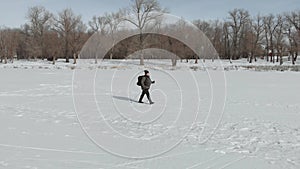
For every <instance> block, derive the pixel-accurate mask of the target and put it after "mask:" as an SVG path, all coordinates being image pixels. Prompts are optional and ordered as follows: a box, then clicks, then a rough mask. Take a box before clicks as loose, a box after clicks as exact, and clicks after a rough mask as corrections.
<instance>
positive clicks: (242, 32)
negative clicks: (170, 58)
mask: <svg viewBox="0 0 300 169" xmlns="http://www.w3.org/2000/svg"><path fill="white" fill-rule="evenodd" d="M153 12H158V13H156V14H153ZM164 12H167V10H166V9H164V8H162V7H161V6H160V4H159V3H158V2H157V0H132V1H131V5H130V6H129V7H127V8H124V9H120V10H119V11H117V12H111V13H105V14H104V15H103V16H94V17H92V18H91V20H90V21H89V22H88V23H84V22H83V20H82V18H81V16H80V15H77V14H75V13H74V12H73V11H72V9H64V10H62V11H60V12H58V13H57V14H53V13H51V12H49V11H48V10H47V9H46V8H45V7H42V6H34V7H31V8H29V9H28V12H27V14H26V23H25V24H23V25H22V26H21V27H20V28H7V27H5V26H4V27H0V62H1V63H8V62H13V60H14V59H33V60H37V59H48V60H51V61H52V62H53V64H55V61H56V59H58V58H64V59H65V60H66V62H69V60H70V59H72V60H73V63H76V59H77V58H78V54H79V52H80V50H81V49H82V47H83V45H84V44H85V43H86V42H87V40H88V39H89V38H90V37H91V36H92V35H93V34H94V33H97V34H100V35H109V36H111V38H112V39H114V38H115V37H114V36H115V34H116V32H117V31H118V30H119V29H120V27H121V26H122V24H124V22H126V23H128V24H131V25H132V26H133V27H135V29H137V30H138V31H139V33H140V36H139V38H137V41H138V42H139V43H138V46H139V49H143V46H145V45H144V43H143V41H144V39H143V38H144V36H142V34H143V32H145V30H147V29H159V28H160V23H161V22H162V19H161V17H160V16H161V14H160V13H164ZM129 14H131V15H129ZM124 16H130V17H126V18H125V17H124ZM193 24H194V25H195V26H196V27H197V28H199V29H200V30H201V31H202V32H203V33H204V34H205V35H206V36H207V37H208V39H209V40H210V41H211V43H212V44H213V46H214V47H215V49H216V50H217V52H218V54H219V57H220V58H221V59H229V60H230V61H231V60H236V59H240V58H247V59H248V61H249V62H250V63H251V62H253V61H256V60H257V58H264V59H266V60H267V61H270V62H273V63H275V62H278V63H279V64H282V63H283V56H288V59H289V61H291V63H292V64H295V61H296V60H297V56H298V53H299V50H300V10H296V11H291V12H285V13H282V14H278V15H273V14H269V15H260V14H257V15H256V16H251V15H250V14H249V12H248V11H247V10H245V9H233V10H231V11H229V12H228V15H227V16H226V18H224V19H223V20H210V21H205V20H195V21H193ZM149 25H152V26H149ZM173 26H174V27H180V23H178V25H173ZM181 32H184V31H181ZM169 43H170V45H172V43H171V41H169ZM146 46H147V45H146ZM182 47H183V48H184V46H182ZM174 48H176V50H178V45H177V47H174ZM113 50H114V48H113V46H112V49H111V50H110V53H111V55H110V56H109V57H108V58H110V59H113V58H114V55H113ZM118 52H119V53H118V55H120V51H118ZM95 57H97V56H96V55H95ZM140 57H141V58H140V60H141V62H140V63H141V64H143V59H144V58H143V55H141V56H140ZM192 57H194V59H196V60H197V59H198V58H199V57H200V56H186V59H189V58H192ZM195 57H196V58H195ZM96 61H97V58H96Z"/></svg>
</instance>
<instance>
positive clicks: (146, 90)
mask: <svg viewBox="0 0 300 169" xmlns="http://www.w3.org/2000/svg"><path fill="white" fill-rule="evenodd" d="M145 94H146V96H147V98H148V100H149V102H150V103H151V102H152V100H151V97H150V93H149V89H144V90H143V92H142V94H141V97H140V100H139V102H141V101H143V98H144V96H145Z"/></svg>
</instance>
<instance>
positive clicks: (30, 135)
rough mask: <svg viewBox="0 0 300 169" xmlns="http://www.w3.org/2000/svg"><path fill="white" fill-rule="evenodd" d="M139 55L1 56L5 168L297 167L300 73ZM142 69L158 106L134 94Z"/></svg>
mask: <svg viewBox="0 0 300 169" xmlns="http://www.w3.org/2000/svg"><path fill="white" fill-rule="evenodd" d="M137 63H138V61H105V62H104V63H99V64H97V65H95V64H93V61H91V60H90V61H84V64H78V65H76V66H75V65H72V64H65V63H63V62H60V61H59V62H57V65H51V64H49V63H45V62H24V61H16V62H15V63H14V64H7V65H3V64H0V77H1V82H0V168H8V169H17V168H22V169H23V168H24V169H26V168H28V169H53V168H57V169H68V168H84V169H99V168H105V169H106V168H108V169H110V168H111V169H113V168H114V169H115V168H120V169H121V168H122V169H127V168H128V169H129V168H135V169H138V168H141V169H144V168H151V169H152V168H162V169H175V168H179V169H181V168H190V169H192V168H201V169H205V168H213V169H223V168H229V169H241V168H243V169H253V168H258V169H282V168H287V169H288V168H291V169H297V168H300V156H299V154H300V123H299V120H300V96H299V94H298V93H299V90H300V86H299V84H300V76H299V72H295V71H291V70H287V71H283V72H282V71H272V70H270V71H263V72H262V71H254V69H248V68H247V69H244V68H243V67H242V66H245V65H246V66H247V65H249V64H248V63H246V60H243V61H234V63H233V64H230V63H229V62H228V61H223V62H222V66H220V65H218V64H217V63H215V62H214V63H212V62H210V61H206V62H205V66H206V67H207V69H205V68H203V66H201V64H199V65H198V66H197V67H198V68H195V67H194V66H195V65H194V64H193V63H188V64H187V63H184V62H183V63H181V62H178V66H177V67H176V68H172V67H171V66H170V61H169V60H167V61H151V60H150V61H147V62H146V66H145V67H140V66H138V64H137ZM288 64H290V63H288ZM288 64H285V65H288ZM254 65H256V66H259V65H262V66H266V65H270V64H269V63H265V62H263V61H259V63H255V64H254ZM271 65H272V64H271ZM144 68H147V69H149V70H150V72H151V77H152V79H153V80H156V84H154V85H153V86H152V90H151V91H152V92H151V93H152V98H153V100H154V101H155V104H154V105H148V104H142V105H141V104H138V103H136V100H137V98H138V96H139V93H140V89H139V88H138V87H137V86H136V84H135V83H136V77H137V76H138V75H139V74H140V73H141V72H142V70H143V69H144ZM224 68H225V70H226V71H225V72H224V73H225V77H226V84H223V81H222V77H221V76H220V74H222V73H223V72H222V70H224ZM231 68H232V69H231ZM195 70H197V71H195ZM204 70H209V71H204ZM236 70H238V71H236ZM80 75H81V76H80ZM90 80H93V82H91V81H90ZM72 82H73V83H72ZM218 82H220V84H218ZM212 86H213V87H212ZM224 87H225V89H224ZM90 92H93V94H94V95H90V94H91V93H90ZM216 93H217V94H219V95H216V96H219V97H213V96H215V94H216ZM223 94H226V95H223ZM225 96H226V101H225V104H224V105H225V107H224V112H219V111H217V110H219V109H217V110H215V109H216V107H218V106H222V105H223V104H222V101H223V100H222V97H225ZM145 100H146V99H145ZM214 101H216V104H217V105H215V104H213V106H212V107H211V104H212V103H213V102H214ZM218 103H219V104H218ZM95 105H96V108H97V109H95V107H93V106H95ZM214 106H216V107H214ZM220 108H222V107H220ZM95 110H96V111H95ZM196 112H198V114H197V113H196ZM94 113H98V114H94ZM220 119H221V120H220ZM219 120H220V121H219ZM174 121H175V123H173V122H174ZM107 126H110V127H107ZM156 136H157V138H156ZM96 143H97V144H96ZM177 143H179V144H177ZM173 145H174V146H173ZM100 147H101V148H100ZM168 150H170V151H168ZM156 154H157V155H156ZM116 155H119V156H116ZM151 155H153V156H151ZM120 156H126V157H147V156H151V158H142V159H133V158H124V157H120Z"/></svg>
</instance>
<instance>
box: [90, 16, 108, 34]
mask: <svg viewBox="0 0 300 169" xmlns="http://www.w3.org/2000/svg"><path fill="white" fill-rule="evenodd" d="M88 25H89V27H90V29H91V32H92V33H95V32H100V33H101V35H105V34H106V33H107V29H106V28H107V26H108V20H107V17H106V16H98V17H97V16H93V18H92V20H91V21H89V23H88Z"/></svg>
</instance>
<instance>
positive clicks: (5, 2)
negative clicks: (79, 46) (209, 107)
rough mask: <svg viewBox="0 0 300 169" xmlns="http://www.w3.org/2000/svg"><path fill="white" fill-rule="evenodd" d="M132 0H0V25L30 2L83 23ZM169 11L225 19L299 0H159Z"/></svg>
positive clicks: (21, 16) (16, 22) (297, 6)
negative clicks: (66, 13) (70, 13)
mask: <svg viewBox="0 0 300 169" xmlns="http://www.w3.org/2000/svg"><path fill="white" fill-rule="evenodd" d="M130 1H131V0H0V16H1V17H0V26H4V25H5V26H7V27H19V26H20V25H22V24H24V23H25V22H26V18H25V15H26V13H27V10H28V8H29V7H31V6H36V5H42V6H44V7H46V8H47V9H48V10H49V11H51V12H53V13H54V14H56V13H57V12H59V11H61V10H62V9H64V8H72V9H73V10H74V12H75V13H76V14H80V15H82V18H83V20H84V22H85V23H87V22H88V21H89V20H90V19H91V18H92V16H94V15H101V14H103V13H105V12H111V11H117V10H118V9H119V8H123V7H128V6H129V3H130ZM158 1H159V2H160V4H161V6H162V7H166V8H168V9H169V11H170V13H171V14H173V15H176V16H179V17H183V18H185V19H187V20H190V21H192V20H194V19H204V20H209V19H221V20H223V19H225V18H226V17H227V16H228V15H227V13H228V11H230V10H232V9H234V8H244V9H246V10H248V11H249V12H250V13H251V14H252V15H255V14H257V13H261V14H268V13H273V14H278V13H281V12H288V11H292V10H300V0H158Z"/></svg>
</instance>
